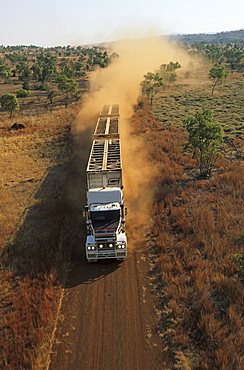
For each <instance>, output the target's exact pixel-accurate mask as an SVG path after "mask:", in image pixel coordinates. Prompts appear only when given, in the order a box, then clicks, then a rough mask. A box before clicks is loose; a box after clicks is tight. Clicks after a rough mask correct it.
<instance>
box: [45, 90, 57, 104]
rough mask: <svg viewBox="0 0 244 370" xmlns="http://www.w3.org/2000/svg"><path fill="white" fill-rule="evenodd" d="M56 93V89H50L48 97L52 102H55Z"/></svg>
mask: <svg viewBox="0 0 244 370" xmlns="http://www.w3.org/2000/svg"><path fill="white" fill-rule="evenodd" d="M55 95H56V93H55V91H54V90H49V91H48V92H47V98H48V100H49V101H50V104H52V103H53V99H54V97H55Z"/></svg>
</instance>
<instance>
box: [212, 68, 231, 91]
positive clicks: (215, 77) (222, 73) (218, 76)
mask: <svg viewBox="0 0 244 370" xmlns="http://www.w3.org/2000/svg"><path fill="white" fill-rule="evenodd" d="M208 77H209V78H210V79H211V80H212V81H213V86H212V95H213V93H214V90H215V87H216V86H217V84H221V83H222V82H223V81H224V80H226V78H227V77H228V71H227V70H226V69H225V67H224V66H221V65H220V64H215V65H214V66H213V67H212V68H211V69H210V71H209V75H208Z"/></svg>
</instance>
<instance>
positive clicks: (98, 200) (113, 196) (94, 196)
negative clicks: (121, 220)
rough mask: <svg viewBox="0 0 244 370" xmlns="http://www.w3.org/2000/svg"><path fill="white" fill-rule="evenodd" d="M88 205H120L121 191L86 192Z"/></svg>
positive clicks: (118, 189) (100, 189)
mask: <svg viewBox="0 0 244 370" xmlns="http://www.w3.org/2000/svg"><path fill="white" fill-rule="evenodd" d="M87 199H88V205H91V204H96V205H98V204H99V205H102V204H109V203H121V202H122V191H121V189H120V188H104V187H103V188H97V189H91V190H89V191H88V192H87Z"/></svg>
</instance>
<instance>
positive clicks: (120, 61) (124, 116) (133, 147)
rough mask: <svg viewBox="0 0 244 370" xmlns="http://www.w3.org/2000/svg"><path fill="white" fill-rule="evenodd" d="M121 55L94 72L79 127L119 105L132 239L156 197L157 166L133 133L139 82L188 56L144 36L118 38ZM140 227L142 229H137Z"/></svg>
mask: <svg viewBox="0 0 244 370" xmlns="http://www.w3.org/2000/svg"><path fill="white" fill-rule="evenodd" d="M113 51H114V52H116V53H117V54H118V55H119V58H117V59H115V60H114V62H113V63H111V64H110V66H109V67H108V68H105V69H98V70H96V71H95V72H93V74H92V76H91V80H90V92H89V94H87V95H86V96H85V98H84V100H83V103H82V105H83V107H82V110H81V111H80V113H79V115H78V118H77V130H78V131H79V129H80V128H81V127H82V125H83V128H84V122H89V120H91V119H92V116H94V114H98V113H99V112H100V110H101V108H102V107H103V105H105V104H119V105H120V135H121V145H122V161H123V183H124V188H125V203H126V207H128V216H127V225H128V227H129V234H131V235H129V238H130V240H131V236H132V234H133V236H132V237H133V239H134V241H137V240H138V238H140V237H141V236H143V235H142V234H143V232H142V230H143V225H144V224H145V223H146V221H147V220H148V218H149V213H148V210H149V209H150V205H151V202H152V198H153V187H152V179H153V177H154V176H155V175H156V172H157V169H155V168H153V167H152V166H151V165H150V163H149V161H148V158H147V151H146V146H145V141H144V140H143V139H141V138H139V137H138V136H135V135H131V128H130V121H129V119H130V117H131V116H132V113H133V106H134V105H135V104H136V103H137V99H138V97H139V96H140V94H141V91H140V83H141V82H142V80H143V76H144V75H145V74H146V73H147V72H155V70H156V69H158V68H159V66H160V65H161V64H164V63H166V64H168V63H169V62H170V61H173V62H176V61H177V62H179V63H180V64H181V66H182V67H184V66H186V65H187V64H188V63H189V58H188V57H187V56H186V53H184V52H183V51H182V50H180V49H178V48H177V47H176V46H174V45H172V44H170V43H169V42H167V40H166V39H162V38H156V37H151V38H144V39H138V40H126V41H119V42H117V43H115V44H114V45H113V50H111V51H110V53H112V52H113ZM135 230H139V231H135Z"/></svg>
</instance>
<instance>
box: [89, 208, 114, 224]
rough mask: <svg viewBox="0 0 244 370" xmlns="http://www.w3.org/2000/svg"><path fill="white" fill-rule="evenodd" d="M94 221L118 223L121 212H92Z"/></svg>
mask: <svg viewBox="0 0 244 370" xmlns="http://www.w3.org/2000/svg"><path fill="white" fill-rule="evenodd" d="M91 219H92V221H117V220H119V210H118V209H116V210H112V211H93V212H91Z"/></svg>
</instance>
